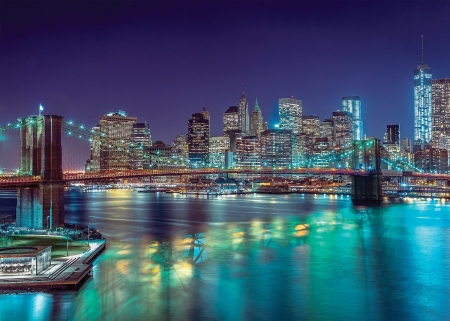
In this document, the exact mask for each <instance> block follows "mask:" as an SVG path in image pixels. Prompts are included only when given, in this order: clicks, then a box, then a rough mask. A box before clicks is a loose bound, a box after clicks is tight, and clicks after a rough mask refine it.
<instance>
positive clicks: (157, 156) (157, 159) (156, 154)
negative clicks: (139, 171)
mask: <svg viewBox="0 0 450 321" xmlns="http://www.w3.org/2000/svg"><path fill="white" fill-rule="evenodd" d="M146 154H147V155H148V157H149V158H150V161H149V168H156V169H164V168H174V167H179V162H177V161H176V159H174V158H173V157H172V146H171V145H167V144H165V143H164V142H162V141H160V140H157V141H156V142H155V143H154V144H152V146H150V147H147V148H146Z"/></svg>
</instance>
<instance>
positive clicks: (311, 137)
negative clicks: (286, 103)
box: [302, 115, 320, 159]
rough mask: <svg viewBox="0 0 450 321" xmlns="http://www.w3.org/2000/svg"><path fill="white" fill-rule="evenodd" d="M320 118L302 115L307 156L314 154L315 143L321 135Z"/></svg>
mask: <svg viewBox="0 0 450 321" xmlns="http://www.w3.org/2000/svg"><path fill="white" fill-rule="evenodd" d="M319 124H320V119H319V117H317V116H312V115H307V116H302V132H303V133H304V134H305V136H304V137H305V148H306V149H305V151H306V158H307V159H309V157H311V156H312V154H313V147H314V143H315V141H316V139H317V138H319V137H320V125H319Z"/></svg>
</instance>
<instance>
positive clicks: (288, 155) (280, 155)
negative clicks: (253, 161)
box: [261, 129, 292, 168]
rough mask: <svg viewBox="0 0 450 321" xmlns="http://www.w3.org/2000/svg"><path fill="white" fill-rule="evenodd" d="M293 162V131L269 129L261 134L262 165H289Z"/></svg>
mask: <svg viewBox="0 0 450 321" xmlns="http://www.w3.org/2000/svg"><path fill="white" fill-rule="evenodd" d="M291 164H292V132H291V131H289V130H283V129H268V130H266V131H264V132H263V133H262V134H261V166H263V167H272V168H278V167H289V166H291Z"/></svg>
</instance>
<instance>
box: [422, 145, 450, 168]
mask: <svg viewBox="0 0 450 321" xmlns="http://www.w3.org/2000/svg"><path fill="white" fill-rule="evenodd" d="M414 161H415V165H416V167H418V168H420V169H422V170H424V171H427V172H429V171H431V172H435V173H446V172H447V171H448V151H447V150H445V149H439V148H429V146H428V147H425V148H424V149H423V150H419V151H417V152H416V153H414Z"/></svg>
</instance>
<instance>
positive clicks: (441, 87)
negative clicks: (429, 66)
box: [431, 78, 450, 150]
mask: <svg viewBox="0 0 450 321" xmlns="http://www.w3.org/2000/svg"><path fill="white" fill-rule="evenodd" d="M431 86H432V93H433V95H432V96H433V103H432V107H433V121H432V125H433V127H432V141H431V146H432V147H433V148H440V149H447V150H449V149H450V78H444V79H433V80H432V81H431Z"/></svg>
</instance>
